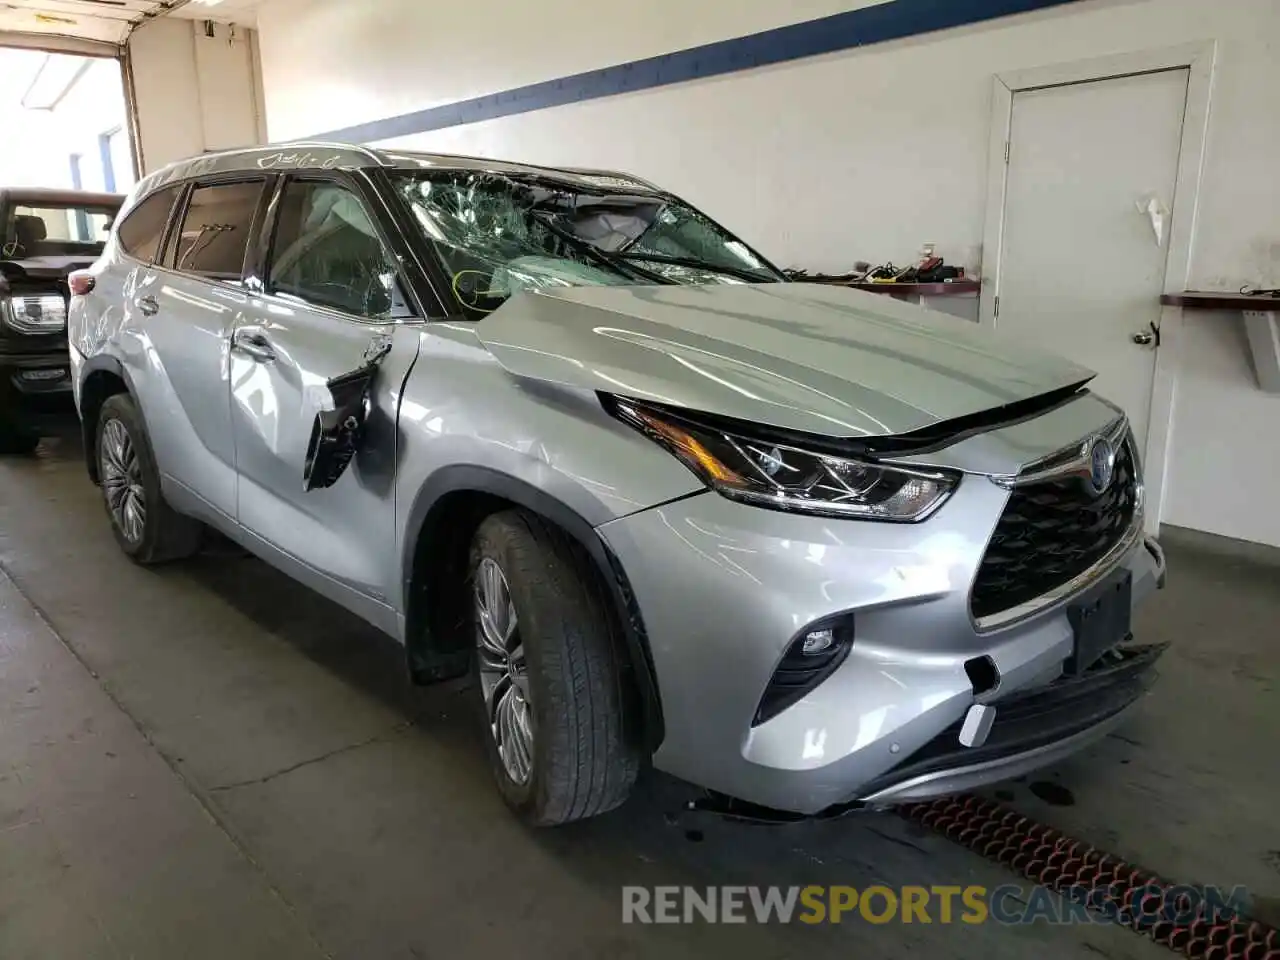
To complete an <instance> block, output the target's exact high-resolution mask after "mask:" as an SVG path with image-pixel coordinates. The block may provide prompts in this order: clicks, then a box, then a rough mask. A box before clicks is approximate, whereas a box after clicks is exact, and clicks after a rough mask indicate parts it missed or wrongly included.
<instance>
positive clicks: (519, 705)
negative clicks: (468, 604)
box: [475, 557, 533, 784]
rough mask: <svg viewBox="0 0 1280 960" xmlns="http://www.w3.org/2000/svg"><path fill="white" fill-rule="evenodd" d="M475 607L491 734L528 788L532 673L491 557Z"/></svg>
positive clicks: (510, 770)
mask: <svg viewBox="0 0 1280 960" xmlns="http://www.w3.org/2000/svg"><path fill="white" fill-rule="evenodd" d="M475 605H476V654H477V656H478V658H479V667H480V691H481V693H482V694H483V696H484V705H485V714H486V716H487V717H488V719H489V729H490V731H491V732H492V734H493V742H494V745H495V746H496V747H497V748H498V756H499V757H500V758H501V760H502V765H503V767H504V768H505V769H506V771H507V775H508V776H509V777H511V779H512V780H513V781H515V782H516V783H518V784H525V783H527V782H528V781H529V776H530V774H531V772H532V771H533V709H532V704H531V703H530V700H529V669H528V664H527V663H526V661H525V655H524V645H523V644H522V643H521V641H520V624H519V620H518V619H517V617H516V608H515V604H514V603H513V602H512V600H511V590H510V588H509V587H508V586H507V578H506V575H505V574H504V573H503V572H502V567H501V566H499V565H498V562H497V561H496V560H494V559H493V558H492V557H484V558H483V559H481V561H480V563H479V565H478V566H477V567H476V575H475Z"/></svg>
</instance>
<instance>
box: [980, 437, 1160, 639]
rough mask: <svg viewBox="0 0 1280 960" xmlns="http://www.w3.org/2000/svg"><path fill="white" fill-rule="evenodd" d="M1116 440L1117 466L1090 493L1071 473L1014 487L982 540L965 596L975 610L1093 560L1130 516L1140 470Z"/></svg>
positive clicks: (1048, 586) (997, 609)
mask: <svg viewBox="0 0 1280 960" xmlns="http://www.w3.org/2000/svg"><path fill="white" fill-rule="evenodd" d="M1131 442H1132V441H1130V440H1126V441H1125V442H1124V443H1122V444H1120V449H1119V450H1118V451H1117V452H1116V468H1115V474H1114V477H1113V479H1112V481H1111V486H1109V487H1108V488H1107V489H1106V490H1105V491H1104V492H1103V493H1102V494H1101V495H1099V496H1094V495H1093V494H1092V493H1091V492H1090V491H1089V490H1087V489H1086V487H1085V484H1084V483H1083V482H1082V481H1081V480H1079V479H1078V478H1075V477H1065V478H1062V479H1055V480H1046V481H1045V482H1043V483H1036V484H1031V485H1028V486H1025V487H1015V488H1014V490H1013V493H1012V494H1011V495H1010V497H1009V502H1008V503H1007V504H1006V505H1005V508H1004V513H1003V514H1002V515H1001V517H1000V522H999V523H998V524H997V525H996V529H995V532H994V533H993V534H992V535H991V542H990V543H989V544H987V552H986V554H985V555H984V556H983V558H982V565H981V566H980V567H979V568H978V576H977V578H976V579H975V581H974V584H973V592H972V594H971V595H970V598H969V606H970V610H971V611H972V613H973V616H974V617H976V618H979V619H981V618H983V617H989V616H991V615H993V614H997V613H1001V612H1003V611H1005V610H1008V609H1010V608H1011V607H1016V606H1018V605H1019V604H1022V603H1026V602H1027V601H1028V600H1034V599H1035V598H1036V597H1039V596H1042V595H1044V594H1046V593H1048V592H1049V591H1051V590H1053V589H1054V588H1055V587H1059V586H1061V585H1062V584H1064V583H1066V582H1067V581H1068V580H1070V579H1071V578H1072V577H1075V576H1076V575H1077V574H1080V573H1083V572H1084V571H1085V570H1088V569H1089V567H1091V566H1093V565H1094V564H1095V563H1097V562H1098V561H1099V560H1100V559H1102V557H1103V556H1105V555H1106V553H1107V551H1108V550H1110V549H1111V548H1112V547H1113V546H1115V545H1116V543H1118V542H1119V540H1120V539H1121V537H1123V536H1124V534H1125V531H1126V530H1128V529H1129V525H1130V523H1131V522H1132V521H1133V514H1134V510H1135V509H1136V508H1137V502H1138V476H1137V469H1136V467H1135V464H1134V460H1133V453H1132V450H1131V448H1130V443H1131Z"/></svg>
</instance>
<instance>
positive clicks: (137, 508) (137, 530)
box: [98, 420, 147, 543]
mask: <svg viewBox="0 0 1280 960" xmlns="http://www.w3.org/2000/svg"><path fill="white" fill-rule="evenodd" d="M99 446H100V449H99V454H98V457H99V463H98V468H99V469H98V473H99V475H100V476H101V478H102V491H103V493H104V495H105V496H106V498H107V509H108V510H110V511H111V516H112V517H113V518H114V519H115V521H116V525H117V526H118V527H119V528H120V531H121V532H122V533H123V534H124V535H125V537H126V538H128V540H129V542H130V543H138V542H139V541H140V540H142V534H143V531H144V530H145V529H146V523H147V494H146V490H145V489H144V488H143V486H142V463H141V461H140V460H139V459H138V451H137V448H136V447H135V446H134V445H133V439H132V438H131V437H130V436H129V431H128V430H127V429H126V428H125V425H124V424H123V423H121V422H120V421H119V420H108V421H107V422H106V423H105V424H103V427H102V440H101V442H100V444H99Z"/></svg>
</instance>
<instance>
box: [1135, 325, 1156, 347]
mask: <svg viewBox="0 0 1280 960" xmlns="http://www.w3.org/2000/svg"><path fill="white" fill-rule="evenodd" d="M1133 342H1134V343H1136V344H1138V346H1140V347H1145V346H1147V345H1148V344H1151V343H1154V344H1155V345H1156V347H1157V348H1158V347H1159V346H1160V328H1159V327H1157V326H1156V325H1155V323H1153V322H1150V321H1148V323H1147V329H1145V330H1139V331H1138V332H1137V333H1135V334H1134V335H1133Z"/></svg>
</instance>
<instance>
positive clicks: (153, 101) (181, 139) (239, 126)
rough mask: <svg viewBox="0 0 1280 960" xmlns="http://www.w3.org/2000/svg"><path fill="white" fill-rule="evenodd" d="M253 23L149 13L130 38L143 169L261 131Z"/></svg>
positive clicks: (257, 138)
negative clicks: (209, 27)
mask: <svg viewBox="0 0 1280 960" xmlns="http://www.w3.org/2000/svg"><path fill="white" fill-rule="evenodd" d="M253 46H254V39H253V31H252V30H247V29H245V28H243V27H237V28H234V29H233V28H231V27H229V26H227V25H226V24H217V25H215V27H214V36H213V37H208V36H206V35H205V27H204V24H203V23H201V22H197V21H193V20H179V19H165V18H160V19H157V20H152V21H150V22H149V23H147V24H145V25H144V26H142V27H140V28H139V29H138V30H136V31H135V32H134V33H133V35H132V37H131V38H130V41H129V60H130V67H131V71H132V74H133V88H134V96H135V98H136V105H137V115H138V127H139V137H140V140H141V158H142V167H143V172H144V173H149V172H150V171H152V170H155V169H157V168H159V167H162V166H164V165H165V164H166V163H170V162H172V161H174V160H179V159H182V158H183V157H189V156H192V155H194V154H198V153H202V152H204V151H206V150H225V149H229V148H232V147H243V146H249V145H252V144H256V143H261V142H262V141H263V139H264V137H265V126H264V123H263V118H262V110H261V102H262V94H261V87H260V84H259V81H258V77H257V66H256V62H255V54H254V50H253Z"/></svg>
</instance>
